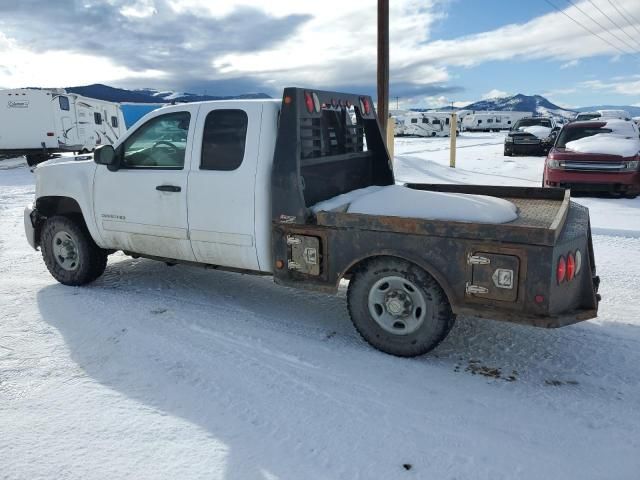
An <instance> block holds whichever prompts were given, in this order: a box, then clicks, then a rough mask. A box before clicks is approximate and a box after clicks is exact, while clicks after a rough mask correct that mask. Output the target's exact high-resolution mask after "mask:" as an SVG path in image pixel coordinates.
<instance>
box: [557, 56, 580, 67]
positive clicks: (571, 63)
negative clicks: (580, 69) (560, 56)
mask: <svg viewBox="0 0 640 480" xmlns="http://www.w3.org/2000/svg"><path fill="white" fill-rule="evenodd" d="M578 65H580V60H578V59H574V60H569V61H568V62H566V63H563V64H562V65H560V70H565V69H567V68H573V67H577V66H578Z"/></svg>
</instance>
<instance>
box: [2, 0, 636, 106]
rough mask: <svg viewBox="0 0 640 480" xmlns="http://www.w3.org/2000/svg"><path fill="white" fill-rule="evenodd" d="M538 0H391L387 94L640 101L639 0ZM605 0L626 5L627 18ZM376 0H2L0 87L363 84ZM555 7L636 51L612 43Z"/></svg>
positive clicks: (226, 90)
mask: <svg viewBox="0 0 640 480" xmlns="http://www.w3.org/2000/svg"><path fill="white" fill-rule="evenodd" d="M549 1H551V2H552V3H554V4H555V5H557V6H558V7H559V8H560V9H561V10H562V11H563V12H564V14H563V13H560V12H558V11H556V10H554V9H553V7H552V6H550V5H549V4H548V3H547V1H546V0H518V1H515V0H392V1H391V2H390V30H391V32H390V38H391V43H390V51H391V72H390V79H391V95H392V96H398V97H400V99H401V102H402V106H404V107H409V106H411V107H424V106H427V107H438V106H442V105H446V104H448V103H450V102H456V103H457V104H458V105H460V104H465V102H466V103H469V102H472V101H476V100H479V99H481V98H487V97H491V96H500V95H508V94H516V93H524V94H536V93H537V94H542V95H545V96H547V97H549V99H550V100H552V101H553V102H555V103H558V104H559V105H561V106H566V107H575V106H585V105H596V104H618V105H634V104H638V105H640V68H639V67H640V0H572V1H573V3H575V6H572V5H571V4H570V3H569V2H568V0H549ZM615 6H618V8H619V9H623V10H624V11H626V12H629V13H631V15H632V16H633V18H634V19H633V20H630V21H631V24H628V23H626V22H627V20H625V19H624V18H622V17H621V16H620V13H619V12H617V11H616V10H615V8H614V7H615ZM375 7H376V0H350V1H349V2H345V1H343V0H323V1H322V2H317V1H314V0H271V1H270V2H265V1H264V0H226V1H224V2H222V1H215V2H214V1H211V0H56V1H55V2H52V1H50V0H21V1H19V2H0V87H5V88H13V87H24V86H40V87H65V86H76V85H86V84H90V83H106V84H109V85H113V86H119V87H124V88H144V87H150V88H156V89H159V90H173V91H183V92H184V91H188V92H194V93H203V92H205V91H206V92H207V93H209V94H219V95H231V94H240V93H249V92H258V91H261V92H266V93H269V94H271V95H273V96H278V95H279V94H280V93H281V91H282V88H283V87H284V86H307V87H311V88H325V89H344V90H348V91H355V92H366V93H374V92H375V79H376V8H375ZM596 7H598V8H600V9H601V10H602V11H604V12H605V13H606V14H607V15H609V16H610V17H611V18H612V19H614V21H615V22H617V23H618V24H619V26H618V27H616V26H615V25H612V24H611V23H609V22H610V21H609V20H608V19H607V18H606V17H604V16H603V15H602V14H601V13H600V12H598V11H597V10H596ZM579 10H582V11H584V12H586V13H588V14H590V15H592V16H593V17H594V18H595V19H596V20H597V21H599V22H601V26H598V25H596V24H594V23H593V21H592V20H590V19H589V18H587V17H585V16H584V14H583V13H582V12H580V11H579ZM566 15H569V16H570V17H572V18H576V19H578V20H579V21H581V22H582V23H584V24H585V25H587V26H588V27H589V28H590V29H591V30H593V31H595V32H597V33H599V34H600V35H601V36H603V37H605V38H607V39H608V40H609V41H610V42H611V43H615V44H617V45H618V46H619V47H622V48H623V49H627V50H630V49H633V51H634V53H633V54H624V55H622V54H620V52H619V51H618V50H617V49H616V48H614V47H612V46H611V45H609V44H607V43H605V42H603V41H602V40H601V39H599V38H597V37H595V36H594V35H592V34H590V33H588V32H586V31H584V30H583V29H582V28H581V27H580V26H579V25H576V24H575V23H573V22H572V21H571V20H570V19H568V18H567V17H566ZM52 31H55V35H52V34H51V32H52ZM96 32H99V33H100V34H99V35H96ZM612 34H613V35H618V36H621V37H622V38H624V39H627V40H626V41H628V42H630V43H632V45H631V48H629V47H626V46H624V45H622V44H621V43H620V41H619V40H617V39H616V38H615V37H613V36H612ZM625 35H629V37H630V39H629V38H628V37H626V36H625Z"/></svg>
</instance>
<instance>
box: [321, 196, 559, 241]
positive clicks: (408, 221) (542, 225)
mask: <svg viewBox="0 0 640 480" xmlns="http://www.w3.org/2000/svg"><path fill="white" fill-rule="evenodd" d="M407 187H409V188H414V189H416V190H429V191H436V192H449V193H467V194H474V195H490V196H494V197H499V198H504V199H506V200H509V201H511V202H513V203H514V204H515V205H516V206H517V207H518V218H517V219H516V220H514V221H513V222H509V223H504V224H498V225H496V224H485V223H466V222H453V221H442V220H422V219H415V218H404V217H389V216H376V215H363V214H355V213H345V212H341V211H330V212H319V213H318V214H317V215H316V221H317V224H318V225H322V226H327V227H335V228H356V229H363V230H379V231H393V232H398V233H409V234H418V235H431V236H441V237H455V238H467V239H483V240H495V241H501V242H509V243H526V244H532V245H548V246H552V245H554V244H555V241H556V239H557V237H558V235H559V234H560V232H561V230H562V227H563V225H564V221H565V219H566V216H567V213H568V211H569V207H570V197H569V192H568V191H565V190H563V189H550V188H544V189H543V188H525V187H496V186H484V185H440V184H439V185H428V184H409V185H407Z"/></svg>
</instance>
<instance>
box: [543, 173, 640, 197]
mask: <svg viewBox="0 0 640 480" xmlns="http://www.w3.org/2000/svg"><path fill="white" fill-rule="evenodd" d="M544 184H545V186H549V187H560V188H571V189H572V190H575V191H599V192H640V172H637V171H636V172H629V173H626V172H625V173H618V172H576V171H573V170H560V169H550V168H545V173H544Z"/></svg>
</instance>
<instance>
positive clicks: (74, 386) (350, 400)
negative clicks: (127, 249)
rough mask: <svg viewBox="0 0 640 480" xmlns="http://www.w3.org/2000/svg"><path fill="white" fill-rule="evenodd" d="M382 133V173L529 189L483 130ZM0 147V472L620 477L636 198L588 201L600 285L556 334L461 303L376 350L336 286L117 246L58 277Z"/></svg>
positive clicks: (268, 479)
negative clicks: (417, 336)
mask: <svg viewBox="0 0 640 480" xmlns="http://www.w3.org/2000/svg"><path fill="white" fill-rule="evenodd" d="M459 144H460V149H459V152H458V168H456V169H455V170H453V169H450V168H448V166H447V165H448V151H447V149H446V148H447V146H448V139H438V138H436V139H399V140H398V143H397V145H396V152H397V156H396V164H395V165H396V170H397V177H398V179H399V180H405V181H420V182H423V181H426V182H463V183H484V184H505V185H506V184H515V185H532V186H535V185H539V184H540V181H541V176H542V163H543V159H542V158H541V157H513V158H505V157H503V156H502V137H501V135H499V134H468V135H462V136H461V137H460V138H459ZM33 193H34V185H33V176H32V175H31V174H30V173H29V171H28V170H27V169H26V168H24V167H23V166H21V165H20V164H19V163H17V162H14V161H2V162H0V478H8V479H29V480H35V479H53V478H55V479H104V478H110V479H121V478H135V479H165V478H166V479H175V478H181V479H193V478H197V479H201V478H207V479H238V480H246V479H265V480H272V479H296V480H297V479H305V480H306V479H348V480H353V479H366V480H370V479H385V480H388V479H392V480H393V479H403V478H407V479H426V478H433V479H439V480H444V479H491V480H496V479H515V478H517V479H552V478H553V479H556V478H557V479H574V478H575V479H581V480H583V479H637V478H638V472H640V367H639V366H640V288H639V287H640V268H639V267H640V263H639V260H638V259H639V258H640V199H637V200H619V199H606V198H579V199H578V201H580V202H582V203H585V204H586V205H588V206H589V207H590V209H591V214H592V225H593V228H594V231H595V233H596V234H595V236H594V244H595V249H596V259H597V263H598V268H599V274H600V276H601V277H602V287H601V292H602V295H603V301H602V303H601V305H600V316H599V317H598V319H595V320H592V321H588V322H583V323H581V324H578V325H575V326H571V327H566V328H562V329H558V330H542V329H535V328H531V327H522V326H518V325H511V324H507V323H499V322H493V321H486V320H485V321H481V320H477V319H473V318H460V319H458V322H457V324H456V326H455V327H454V329H453V330H452V332H451V334H450V335H449V337H448V338H447V339H446V340H445V342H444V343H443V344H442V345H441V346H440V347H439V348H438V349H437V350H436V351H434V352H433V353H432V354H430V355H427V356H424V357H421V358H417V359H410V360H407V359H399V358H395V357H391V356H388V355H384V354H382V353H380V352H377V351H375V350H373V349H372V348H371V347H369V346H368V345H367V344H365V343H364V342H363V341H362V340H361V339H360V338H359V337H358V335H357V333H356V332H355V331H354V329H353V328H352V326H351V324H350V322H349V318H348V315H347V312H346V302H345V298H344V292H342V293H341V295H339V296H338V297H331V296H325V295H320V294H312V293H304V292H298V291H295V290H290V289H287V288H282V287H277V286H276V285H274V284H273V283H272V282H271V280H270V279H269V278H260V277H250V276H244V275H236V274H230V273H223V272H215V271H205V270H202V269H198V268H192V267H185V266H175V267H167V266H165V265H164V264H161V263H156V262H152V261H148V260H133V259H130V258H128V257H125V256H123V255H119V254H118V255H114V256H113V258H112V259H111V260H110V262H109V266H108V268H107V271H106V273H105V275H104V276H103V277H102V278H100V279H99V280H98V281H96V282H95V283H94V284H92V285H91V286H88V287H84V288H70V287H65V286H62V285H59V284H57V283H56V282H55V281H54V280H53V279H52V278H51V277H50V276H49V274H48V273H47V271H46V269H45V267H44V264H43V262H42V261H41V259H40V256H39V254H38V253H36V252H33V251H32V250H30V249H29V247H28V245H27V243H26V241H25V239H24V235H23V227H22V208H23V206H24V204H26V203H28V202H29V201H30V200H31V199H32V197H33Z"/></svg>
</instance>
